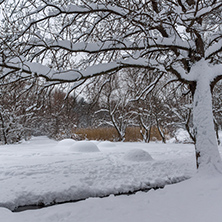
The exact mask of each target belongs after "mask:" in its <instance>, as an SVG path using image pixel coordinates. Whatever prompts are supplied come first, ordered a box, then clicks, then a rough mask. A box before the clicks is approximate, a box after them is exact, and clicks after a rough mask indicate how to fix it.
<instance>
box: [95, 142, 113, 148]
mask: <svg viewBox="0 0 222 222" xmlns="http://www.w3.org/2000/svg"><path fill="white" fill-rule="evenodd" d="M99 146H101V147H116V145H115V144H114V143H112V142H110V141H104V142H101V143H100V144H99Z"/></svg>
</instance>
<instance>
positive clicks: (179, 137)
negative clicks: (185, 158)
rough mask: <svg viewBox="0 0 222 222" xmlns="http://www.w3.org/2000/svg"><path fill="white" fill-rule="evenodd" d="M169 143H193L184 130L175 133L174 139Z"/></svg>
mask: <svg viewBox="0 0 222 222" xmlns="http://www.w3.org/2000/svg"><path fill="white" fill-rule="evenodd" d="M170 142H173V143H193V141H192V139H191V138H190V135H189V133H188V132H187V131H186V130H184V129H182V128H181V129H178V130H177V131H176V133H175V138H173V139H172V140H171V141H170Z"/></svg>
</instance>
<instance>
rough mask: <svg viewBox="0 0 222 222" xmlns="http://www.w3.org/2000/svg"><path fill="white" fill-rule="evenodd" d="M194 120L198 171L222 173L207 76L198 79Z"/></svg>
mask: <svg viewBox="0 0 222 222" xmlns="http://www.w3.org/2000/svg"><path fill="white" fill-rule="evenodd" d="M193 122H194V133H195V138H196V143H195V151H196V163H197V168H198V172H205V173H207V172H208V173H209V172H210V173H212V172H213V171H214V172H215V171H217V172H220V173H222V163H221V157H220V153H219V150H218V145H217V139H216V133H215V130H214V121H213V112H212V93H211V89H210V80H208V77H207V76H201V78H198V79H197V84H196V90H195V93H194V100H193Z"/></svg>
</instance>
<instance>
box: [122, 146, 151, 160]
mask: <svg viewBox="0 0 222 222" xmlns="http://www.w3.org/2000/svg"><path fill="white" fill-rule="evenodd" d="M123 158H124V159H125V160H128V161H137V162H141V161H151V160H153V158H152V157H151V155H150V154H149V153H148V152H146V151H144V150H142V149H133V150H130V151H128V152H127V153H126V154H125V155H124V157H123Z"/></svg>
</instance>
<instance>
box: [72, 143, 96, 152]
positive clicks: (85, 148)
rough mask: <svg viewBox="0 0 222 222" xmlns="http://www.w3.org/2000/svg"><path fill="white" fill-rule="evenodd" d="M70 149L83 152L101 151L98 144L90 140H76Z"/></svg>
mask: <svg viewBox="0 0 222 222" xmlns="http://www.w3.org/2000/svg"><path fill="white" fill-rule="evenodd" d="M70 150H71V151H74V152H83V153H91V152H100V150H99V149H98V147H97V145H96V144H94V143H92V142H90V141H79V142H76V143H74V144H73V145H72V146H71V147H70Z"/></svg>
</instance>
